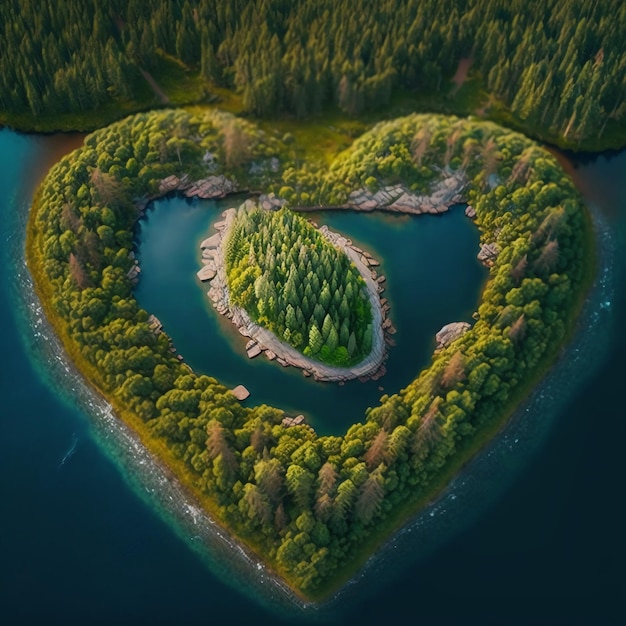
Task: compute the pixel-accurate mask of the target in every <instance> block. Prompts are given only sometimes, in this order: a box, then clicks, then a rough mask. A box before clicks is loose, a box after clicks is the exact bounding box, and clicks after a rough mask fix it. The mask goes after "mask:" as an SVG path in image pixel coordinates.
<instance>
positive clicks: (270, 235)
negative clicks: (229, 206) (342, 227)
mask: <svg viewBox="0 0 626 626" xmlns="http://www.w3.org/2000/svg"><path fill="white" fill-rule="evenodd" d="M226 267H227V271H228V286H229V291H230V298H231V301H232V302H233V303H234V304H236V305H238V306H241V307H242V308H244V309H246V311H248V313H250V314H251V316H252V319H254V320H256V321H258V322H259V323H260V324H261V325H262V326H265V327H266V328H269V330H271V331H272V332H273V333H274V334H275V335H276V336H277V337H278V338H280V339H284V340H285V341H286V342H287V343H289V344H291V345H292V346H293V347H294V348H296V349H298V350H300V351H301V352H304V354H305V355H306V356H310V357H312V358H314V359H316V360H319V361H323V362H325V363H330V364H333V365H339V366H342V367H347V366H349V365H352V364H353V363H358V362H359V361H361V360H362V359H363V358H364V357H366V356H367V355H368V354H369V352H370V350H371V349H372V326H371V321H372V312H371V307H370V303H369V299H368V295H367V292H366V290H365V288H364V280H363V277H362V276H361V275H360V273H359V271H358V269H357V268H356V267H355V265H354V264H353V263H352V262H351V261H350V260H349V259H348V257H347V256H346V255H345V254H344V253H343V252H341V251H340V250H338V249H337V248H335V247H334V246H333V245H332V244H331V243H330V242H329V241H327V240H326V239H325V238H324V237H323V236H322V235H321V234H320V233H319V231H318V230H317V229H316V228H314V227H313V226H312V225H311V224H309V223H308V222H307V221H306V220H305V219H304V218H302V217H300V216H298V215H296V214H295V213H292V212H291V211H289V210H288V209H282V210H280V211H277V212H268V211H263V210H261V209H255V210H246V209H245V208H241V209H240V210H239V212H238V214H237V217H236V220H235V223H234V224H233V226H232V227H231V231H230V233H229V235H228V239H227V240H226Z"/></svg>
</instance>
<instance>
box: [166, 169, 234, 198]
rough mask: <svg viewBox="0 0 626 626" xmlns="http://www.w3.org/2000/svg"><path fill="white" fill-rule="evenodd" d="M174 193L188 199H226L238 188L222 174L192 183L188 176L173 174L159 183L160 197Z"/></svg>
mask: <svg viewBox="0 0 626 626" xmlns="http://www.w3.org/2000/svg"><path fill="white" fill-rule="evenodd" d="M172 191H181V192H183V193H184V194H185V195H186V196H187V197H188V198H194V197H195V198H204V199H211V198H224V197H225V196H227V195H228V194H229V193H233V192H235V191H237V187H236V185H235V183H234V182H232V181H231V180H229V179H228V178H226V177H225V176H224V175H222V174H220V175H219V176H209V177H207V178H201V179H200V180H196V181H190V180H189V176H188V175H187V174H185V175H184V176H181V177H180V178H179V177H178V176H176V175H175V174H172V175H171V176H168V177H167V178H164V179H163V180H161V182H160V183H159V195H165V194H168V193H171V192H172Z"/></svg>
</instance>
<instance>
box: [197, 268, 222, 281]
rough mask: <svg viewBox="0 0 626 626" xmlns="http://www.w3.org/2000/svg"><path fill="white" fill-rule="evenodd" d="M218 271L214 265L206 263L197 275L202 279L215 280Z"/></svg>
mask: <svg viewBox="0 0 626 626" xmlns="http://www.w3.org/2000/svg"><path fill="white" fill-rule="evenodd" d="M216 274H217V272H216V271H215V266H214V265H210V264H209V265H205V266H204V267H203V268H202V269H201V270H200V271H199V272H197V274H196V276H197V277H198V278H199V279H200V280H201V281H202V282H206V281H207V280H213V279H214V278H215V275H216Z"/></svg>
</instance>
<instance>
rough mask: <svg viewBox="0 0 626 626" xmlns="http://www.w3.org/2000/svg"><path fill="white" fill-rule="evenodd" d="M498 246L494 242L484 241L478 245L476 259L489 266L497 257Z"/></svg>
mask: <svg viewBox="0 0 626 626" xmlns="http://www.w3.org/2000/svg"><path fill="white" fill-rule="evenodd" d="M499 253H500V251H499V250H498V246H497V245H496V244H495V243H484V244H483V245H482V246H481V247H480V252H479V253H478V255H477V257H478V260H479V261H480V262H481V263H483V264H484V265H487V266H491V265H493V262H494V261H495V260H496V259H497V258H498V254H499Z"/></svg>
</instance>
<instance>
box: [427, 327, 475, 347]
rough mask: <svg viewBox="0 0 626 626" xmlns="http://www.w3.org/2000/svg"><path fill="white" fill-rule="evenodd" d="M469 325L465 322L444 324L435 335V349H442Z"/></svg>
mask: <svg viewBox="0 0 626 626" xmlns="http://www.w3.org/2000/svg"><path fill="white" fill-rule="evenodd" d="M470 328H471V325H470V324H468V323H467V322H452V323H451V324H446V325H445V326H444V327H443V328H442V329H441V330H440V331H439V332H438V333H437V334H436V335H435V340H436V341H437V350H443V348H446V347H447V346H449V345H450V344H451V343H452V342H453V341H456V340H457V339H458V338H459V337H461V336H462V335H464V334H465V333H466V332H467V331H468V330H469V329H470Z"/></svg>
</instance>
